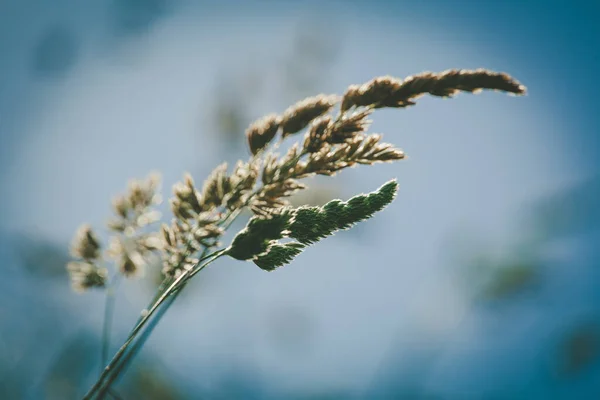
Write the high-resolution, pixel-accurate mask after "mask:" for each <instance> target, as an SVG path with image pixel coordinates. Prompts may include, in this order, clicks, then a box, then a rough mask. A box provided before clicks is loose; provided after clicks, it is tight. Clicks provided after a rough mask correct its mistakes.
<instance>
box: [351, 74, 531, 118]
mask: <svg viewBox="0 0 600 400" xmlns="http://www.w3.org/2000/svg"><path fill="white" fill-rule="evenodd" d="M484 89H486V90H498V91H502V92H507V93H511V94H516V95H522V94H525V91H526V88H525V86H523V85H521V84H520V83H519V82H517V81H516V80H515V79H513V78H512V77H510V76H509V75H507V74H505V73H498V72H493V71H488V70H485V69H481V68H480V69H476V70H456V69H454V70H447V71H443V72H440V73H433V72H423V73H421V74H418V75H413V76H409V77H407V78H406V79H404V80H403V81H401V80H399V79H397V78H394V77H390V76H383V77H378V78H375V79H372V80H371V81H369V82H367V83H365V84H363V85H361V86H356V85H352V86H350V87H349V88H348V90H347V91H346V93H345V94H344V98H343V100H342V111H346V110H348V109H350V108H351V107H353V106H356V107H361V106H364V107H374V108H378V107H396V108H398V107H406V106H409V105H413V104H415V103H414V101H413V100H414V99H416V98H418V97H420V96H422V95H424V94H427V93H429V94H431V95H433V96H440V97H450V96H453V95H454V94H456V93H457V92H460V91H463V92H471V93H474V92H479V91H481V90H484Z"/></svg>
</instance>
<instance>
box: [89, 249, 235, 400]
mask: <svg viewBox="0 0 600 400" xmlns="http://www.w3.org/2000/svg"><path fill="white" fill-rule="evenodd" d="M224 250H225V249H222V250H218V251H216V252H214V253H211V254H209V255H207V256H206V257H205V258H204V259H201V260H200V261H199V263H201V262H202V261H205V260H208V261H206V262H205V263H204V264H203V265H201V266H200V267H199V268H198V269H197V270H199V269H203V268H204V267H206V266H207V265H208V264H211V263H212V262H213V261H215V260H216V259H218V258H219V257H221V256H222V255H224V254H225V252H224ZM192 271H193V270H188V271H186V272H184V273H182V274H181V275H179V276H178V277H177V278H176V279H175V280H174V281H173V283H171V284H170V285H169V287H168V288H167V289H166V290H165V291H164V292H163V294H162V295H161V296H160V297H159V298H158V300H157V301H156V302H155V303H154V304H153V305H152V307H151V308H150V309H149V310H147V311H146V312H145V314H144V315H143V317H142V319H141V320H140V322H139V323H138V324H137V325H136V326H135V328H133V330H132V331H131V333H130V334H129V337H128V338H127V340H126V341H125V343H124V344H123V345H122V346H121V348H119V350H118V351H117V353H116V354H115V355H114V357H113V359H112V360H111V361H110V363H109V364H108V365H107V366H106V368H104V371H103V372H102V374H101V375H100V378H99V379H98V380H97V381H96V383H95V384H94V386H92V388H91V389H90V390H89V391H88V393H87V394H86V395H85V396H84V400H85V399H91V398H92V396H93V395H94V394H95V393H96V391H97V390H98V389H100V388H102V387H103V382H104V380H105V379H106V378H107V377H108V375H109V374H110V373H111V372H112V370H113V369H114V368H115V366H116V365H117V363H118V362H119V360H120V359H121V358H122V357H123V355H124V353H125V352H126V350H127V349H128V348H129V346H130V345H131V343H132V341H133V340H134V339H135V337H136V335H137V334H138V333H139V332H140V330H141V329H142V328H143V327H144V325H145V324H146V323H147V322H148V320H149V319H150V318H151V317H152V315H153V314H154V312H155V311H156V310H157V309H158V307H160V305H161V304H162V303H163V302H164V301H165V299H166V298H167V297H168V296H169V295H171V294H172V293H173V292H174V291H175V290H176V288H177V287H178V286H179V284H180V283H181V282H182V281H185V280H186V277H187V276H188V275H189V274H190V273H191V272H192ZM106 389H107V388H103V389H102V392H101V393H100V396H102V395H103V394H105V392H106Z"/></svg>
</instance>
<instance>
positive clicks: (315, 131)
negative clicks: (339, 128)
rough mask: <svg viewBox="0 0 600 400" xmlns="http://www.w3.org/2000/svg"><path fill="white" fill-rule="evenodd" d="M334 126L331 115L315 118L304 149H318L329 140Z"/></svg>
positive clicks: (312, 150) (311, 151) (310, 151)
mask: <svg viewBox="0 0 600 400" xmlns="http://www.w3.org/2000/svg"><path fill="white" fill-rule="evenodd" d="M332 126H333V122H332V121H331V117H330V116H329V115H326V116H324V117H320V118H317V119H315V120H314V121H313V122H312V124H311V126H310V131H309V132H308V133H307V135H306V138H305V139H304V145H303V147H304V150H305V151H307V152H309V153H314V152H316V151H318V150H319V149H320V148H321V147H322V146H323V143H324V142H326V141H328V137H329V134H330V132H331V127H332Z"/></svg>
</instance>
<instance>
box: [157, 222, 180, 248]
mask: <svg viewBox="0 0 600 400" xmlns="http://www.w3.org/2000/svg"><path fill="white" fill-rule="evenodd" d="M160 232H161V234H162V237H163V241H164V246H163V248H168V247H175V246H177V241H176V238H175V232H173V230H172V229H171V228H170V227H169V225H167V224H162V225H161V227H160Z"/></svg>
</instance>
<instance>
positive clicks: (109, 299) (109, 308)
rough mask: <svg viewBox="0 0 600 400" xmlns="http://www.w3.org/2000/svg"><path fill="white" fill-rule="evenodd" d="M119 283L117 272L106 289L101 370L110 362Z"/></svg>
mask: <svg viewBox="0 0 600 400" xmlns="http://www.w3.org/2000/svg"><path fill="white" fill-rule="evenodd" d="M118 284H119V275H118V274H116V275H115V277H114V278H113V279H112V283H111V284H110V286H109V287H108V290H107V291H106V301H105V303H104V320H103V321H102V350H101V353H100V358H101V364H100V371H101V372H102V368H104V366H105V365H106V363H107V362H108V352H109V350H110V331H111V327H112V320H113V315H114V309H115V292H116V290H117V286H118Z"/></svg>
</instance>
